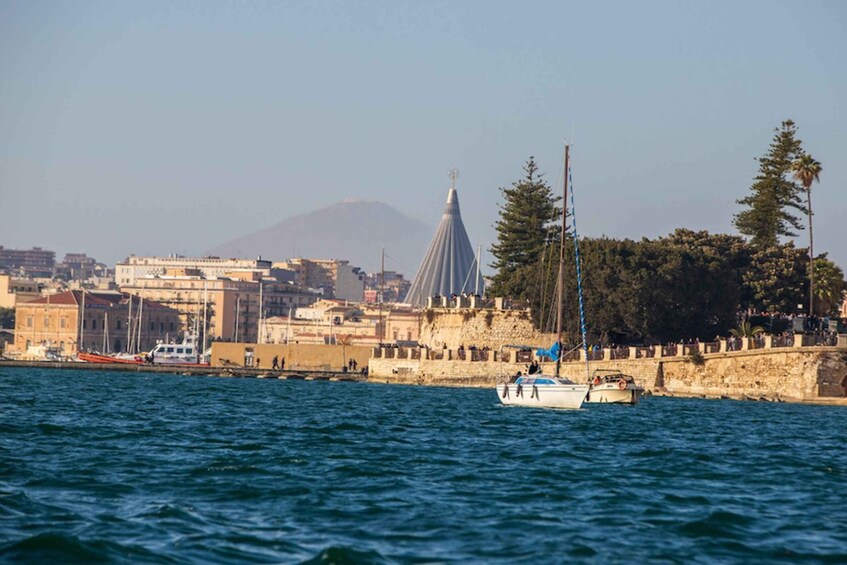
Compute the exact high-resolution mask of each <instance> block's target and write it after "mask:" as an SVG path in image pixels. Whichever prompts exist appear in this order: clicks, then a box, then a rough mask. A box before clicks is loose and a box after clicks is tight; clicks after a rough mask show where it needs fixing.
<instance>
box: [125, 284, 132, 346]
mask: <svg viewBox="0 0 847 565" xmlns="http://www.w3.org/2000/svg"><path fill="white" fill-rule="evenodd" d="M127 296H128V300H127V301H126V305H127V315H126V349H125V350H124V351H126V352H127V353H132V295H131V294H127Z"/></svg>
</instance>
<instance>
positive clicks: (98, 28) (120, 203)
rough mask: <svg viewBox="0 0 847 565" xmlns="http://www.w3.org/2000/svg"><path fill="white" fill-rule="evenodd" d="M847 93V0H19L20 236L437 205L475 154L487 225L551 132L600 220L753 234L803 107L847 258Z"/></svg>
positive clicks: (32, 239)
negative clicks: (739, 216) (351, 203)
mask: <svg viewBox="0 0 847 565" xmlns="http://www.w3.org/2000/svg"><path fill="white" fill-rule="evenodd" d="M845 105H847V2H842V1H838V0H834V1H814V0H810V1H806V2H796V1H779V0H770V1H754V0H751V1H745V2H737V1H717V2H705V1H698V2H659V1H640V2H628V1H627V2H624V1H620V2H609V1H597V2H566V1H551V2H533V1H528V2H495V1H479V2H472V1H446V2H436V1H420V0H418V1H409V2H402V1H398V0H391V1H385V2H371V1H361V2H346V1H338V2H326V1H300V2H294V1H274V2H260V1H251V2H213V1H196V2H194V1H188V0H184V1H180V2H155V1H145V2H137V1H132V2H120V1H108V2H81V1H68V2H30V1H18V0H6V1H4V2H2V3H0V245H5V246H7V247H18V248H29V247H31V246H42V247H45V248H48V249H54V250H56V251H57V253H58V258H61V257H62V256H63V255H64V253H66V252H85V253H88V254H89V255H90V256H93V257H95V258H97V259H98V260H100V261H103V262H106V263H114V262H116V261H118V260H121V259H123V258H124V257H126V256H128V255H129V254H130V253H135V254H140V255H143V254H157V255H164V254H167V253H182V254H187V255H193V254H201V253H203V252H204V251H206V250H208V249H210V248H212V247H214V246H216V245H218V244H221V243H223V242H226V241H228V240H230V239H233V238H235V237H238V236H241V235H245V234H248V233H252V232H254V231H256V230H258V229H261V228H265V227H268V226H271V225H273V224H275V223H277V222H278V221H280V220H282V219H284V218H286V217H289V216H292V215H295V214H300V213H305V212H309V211H312V210H314V209H316V208H320V207H323V206H327V205H329V204H332V203H334V202H338V201H341V200H344V199H346V198H362V199H372V200H379V201H382V202H385V203H387V204H390V205H392V206H394V207H395V208H397V209H399V210H401V211H402V212H404V213H406V214H408V215H410V216H412V217H415V218H418V219H420V220H422V221H424V222H426V223H427V224H429V225H432V227H433V230H434V228H435V226H436V224H437V223H438V220H439V218H440V215H441V212H442V209H443V205H444V201H445V199H446V196H447V189H448V188H449V184H450V180H449V178H448V170H449V169H450V168H451V167H457V168H458V169H459V171H460V176H459V178H458V180H457V188H458V193H459V199H460V202H461V206H462V213H463V218H464V222H465V226H466V228H467V231H468V234H469V236H470V239H471V241H472V243H473V244H474V247H476V245H478V244H479V245H482V247H483V248H484V249H487V248H489V247H490V245H491V243H492V242H493V241H494V240H495V238H496V234H495V231H494V228H493V225H494V223H495V222H496V220H497V215H498V209H499V208H498V207H499V205H500V204H501V202H502V199H501V195H500V190H499V188H500V187H505V186H510V185H511V183H512V182H513V181H516V180H518V179H519V178H520V177H521V176H522V174H523V173H522V166H523V164H524V162H525V161H526V159H527V158H528V157H529V156H534V157H535V158H536V160H537V161H538V163H539V165H540V168H541V170H542V171H544V172H545V174H546V178H547V180H548V181H549V182H550V184H551V185H552V186H554V187H555V189H556V190H559V187H560V186H561V180H562V168H563V166H562V153H563V148H564V144H565V143H566V142H568V143H571V144H572V158H573V168H572V174H573V180H574V185H573V188H574V190H575V200H576V214H577V221H578V228H579V233H580V235H582V236H603V235H605V236H608V237H615V238H624V237H626V238H633V239H640V238H642V237H648V238H654V237H659V236H663V235H667V234H669V233H671V232H672V231H673V230H674V229H676V228H678V227H685V228H689V229H693V230H708V231H711V232H720V233H736V231H735V229H734V227H733V224H732V217H733V214H735V213H737V212H738V211H740V209H741V208H740V206H739V205H738V204H736V200H738V199H739V198H743V197H744V196H746V195H747V194H748V193H749V189H750V185H751V184H752V182H753V179H754V177H755V175H756V171H757V167H758V163H757V161H756V158H757V157H759V156H761V155H763V154H764V153H765V152H766V151H767V148H768V144H769V143H770V141H771V139H772V137H773V130H774V128H775V127H777V126H779V124H780V122H782V121H783V120H785V119H789V118H790V119H793V120H794V121H795V122H796V124H797V126H798V132H799V138H800V139H802V141H803V147H804V148H805V149H806V150H807V151H808V152H810V153H811V154H812V155H813V156H814V157H815V158H817V159H818V160H819V161H820V162H821V163H822V166H823V172H822V174H821V177H820V184H818V185H815V186H814V188H813V202H812V204H813V209H814V210H815V217H814V228H815V232H814V238H815V251H816V253H818V252H828V253H829V257H830V258H831V259H833V260H834V261H835V262H836V263H838V264H839V265H840V266H841V267H842V268H844V269H845V270H847V244H845V241H847V236H845V235H844V234H845V229H844V228H845V211H847V159H845V157H844V156H845V155H847V122H845V119H846V118H847V116H845V111H847V108H845ZM796 241H797V244H798V245H800V246H804V247H805V246H807V245H808V234H807V233H805V232H803V233H800V234H798V238H797V240H796ZM386 253H387V254H388V255H389V256H390V254H391V252H390V242H386ZM422 253H423V250H422ZM282 258H284V257H280V259H282ZM394 259H396V261H397V264H395V265H387V266H386V268H392V269H398V270H401V271H406V272H411V271H414V270H415V269H416V268H417V265H409V264H405V263H404V262H403V258H393V259H392V260H394ZM488 259H489V261H490V256H489V258H488Z"/></svg>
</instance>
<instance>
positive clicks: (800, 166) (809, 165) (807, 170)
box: [791, 153, 823, 316]
mask: <svg viewBox="0 0 847 565" xmlns="http://www.w3.org/2000/svg"><path fill="white" fill-rule="evenodd" d="M791 170H792V171H794V178H795V179H797V180H798V181H800V184H802V185H803V188H804V189H805V190H806V213H807V214H808V215H809V316H813V315H814V306H815V253H814V247H813V241H814V240H813V239H812V183H813V182H814V181H818V182H820V181H821V179H820V178H819V177H820V174H821V171H822V170H823V169H822V168H821V164H820V163H819V162H817V161H815V159H814V158H812V156H811V155H809V154H808V153H803V155H801V156H800V158H799V159H797V160H796V161H794V163H792V164H791Z"/></svg>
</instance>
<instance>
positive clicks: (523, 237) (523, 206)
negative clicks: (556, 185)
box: [488, 157, 562, 321]
mask: <svg viewBox="0 0 847 565" xmlns="http://www.w3.org/2000/svg"><path fill="white" fill-rule="evenodd" d="M523 170H524V173H525V176H524V178H522V179H521V180H519V181H517V182H514V183H512V187H511V188H501V189H500V192H501V193H502V195H503V198H504V199H505V202H504V203H503V204H501V205H500V219H499V220H498V221H497V222H496V223H495V224H494V227H495V228H496V229H497V242H496V243H495V244H493V245H492V246H491V253H492V254H493V255H494V258H495V262H494V263H493V264H492V265H491V267H492V268H493V269H494V270H495V271H496V274H495V275H494V276H493V277H492V281H491V285H490V286H489V288H488V292H489V293H490V294H491V295H493V296H503V297H508V298H513V299H519V300H525V301H527V302H528V303H529V305H530V307H531V308H532V310H533V313H534V314H535V316H536V321H537V320H538V318H537V316H538V315H539V311H540V309H541V303H542V302H543V295H542V293H541V292H540V287H541V286H542V283H543V282H544V272H545V268H544V266H543V264H544V263H543V262H544V259H545V256H549V255H551V253H548V251H549V250H550V249H555V250H556V252H555V260H556V261H557V262H558V249H559V245H558V242H559V231H558V230H559V227H558V226H559V222H560V221H561V214H562V209H561V208H560V207H559V206H557V203H558V202H559V201H560V200H561V197H556V196H553V193H552V191H551V189H550V186H549V185H548V184H547V182H546V181H545V180H544V178H543V175H542V174H541V173H539V172H538V165H537V163H536V162H535V158H534V157H530V158H529V160H528V161H527V162H526V164H525V165H524V167H523ZM547 259H548V260H549V257H547Z"/></svg>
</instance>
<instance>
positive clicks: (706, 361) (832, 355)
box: [369, 340, 847, 400]
mask: <svg viewBox="0 0 847 565" xmlns="http://www.w3.org/2000/svg"><path fill="white" fill-rule="evenodd" d="M433 353H436V354H437V355H440V356H443V358H441V359H431V358H428V357H430V356H432V354H433ZM472 353H473V354H472ZM375 355H376V352H375ZM379 355H381V356H380V357H376V356H374V357H372V358H371V359H370V361H369V365H370V378H371V379H372V380H376V381H380V382H393V383H406V384H420V385H433V386H470V387H490V386H494V384H496V382H497V380H498V379H499V378H502V377H505V376H507V375H510V374H514V373H515V372H517V371H525V370H526V364H527V362H528V359H529V358H530V357H531V354H529V352H524V353H523V355H524V356H523V357H522V358H520V359H519V358H518V357H519V354H518V353H517V352H515V353H513V354H507V355H503V358H501V356H500V354H499V352H494V351H487V352H467V351H465V352H457V351H450V350H448V351H441V352H432V351H430V352H429V355H427V352H426V350H424V351H423V355H420V354H418V357H417V358H413V357H415V354H413V353H410V352H408V351H407V352H405V357H404V358H398V357H400V356H401V355H404V353H403V352H401V351H399V350H384V351H381V352H379ZM527 355H529V356H530V357H528V356H527ZM462 357H463V358H462ZM602 357H606V359H602V360H596V361H591V362H590V363H589V367H590V369H591V370H594V369H605V370H618V371H621V372H624V373H626V374H629V375H632V376H633V377H634V378H635V380H636V381H637V382H638V384H640V385H641V386H643V387H644V388H645V389H648V390H651V391H654V392H655V393H657V394H667V395H675V396H707V397H716V398H717V397H730V398H754V399H758V398H760V397H766V398H771V399H776V398H780V399H785V400H816V399H824V398H847V343H845V342H844V340H842V342H841V343H840V344H839V346H834V347H822V346H799V347H783V348H772V349H753V350H748V349H745V350H742V351H719V352H714V353H705V354H701V358H700V359H697V360H695V359H693V358H692V357H691V356H690V355H685V356H683V355H674V356H664V357H642V358H626V359H611V358H609V357H611V356H610V355H609V354H608V353H606V354H604V355H602ZM545 369H548V370H549V369H550V368H549V367H545ZM562 374H563V375H565V376H568V377H569V378H571V379H572V380H575V381H585V380H587V378H586V368H585V362H584V361H577V362H569V363H563V364H562Z"/></svg>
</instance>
